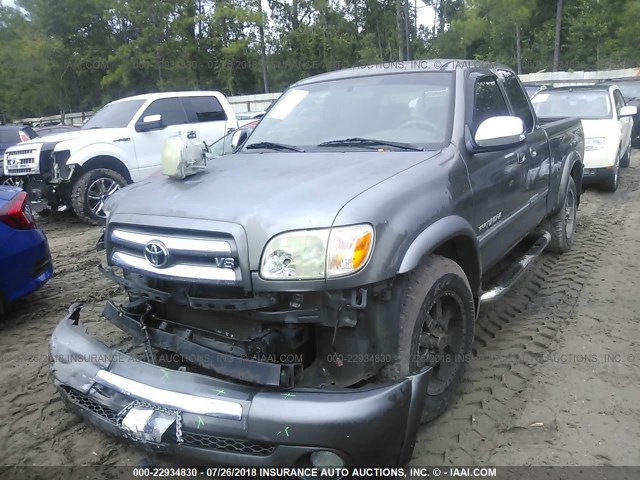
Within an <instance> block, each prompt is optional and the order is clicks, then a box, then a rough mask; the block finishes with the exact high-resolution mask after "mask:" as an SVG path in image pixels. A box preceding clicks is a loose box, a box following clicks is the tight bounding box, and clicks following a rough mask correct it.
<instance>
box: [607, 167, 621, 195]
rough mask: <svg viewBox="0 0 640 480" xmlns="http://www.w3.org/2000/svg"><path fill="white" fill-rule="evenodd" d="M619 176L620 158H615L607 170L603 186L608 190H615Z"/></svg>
mask: <svg viewBox="0 0 640 480" xmlns="http://www.w3.org/2000/svg"><path fill="white" fill-rule="evenodd" d="M619 178H620V160H619V159H618V160H616V164H615V165H614V166H613V168H612V169H611V170H609V171H608V172H607V178H606V180H605V181H604V183H603V187H604V189H605V190H606V191H608V192H615V191H616V190H617V189H618V182H619Z"/></svg>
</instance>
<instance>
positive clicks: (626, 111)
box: [618, 105, 638, 118]
mask: <svg viewBox="0 0 640 480" xmlns="http://www.w3.org/2000/svg"><path fill="white" fill-rule="evenodd" d="M637 114H638V107H634V106H632V105H625V106H624V107H622V108H621V109H620V113H619V114H618V117H619V118H622V117H633V116H635V115H637Z"/></svg>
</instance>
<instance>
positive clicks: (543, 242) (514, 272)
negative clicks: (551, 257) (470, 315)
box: [480, 231, 551, 304]
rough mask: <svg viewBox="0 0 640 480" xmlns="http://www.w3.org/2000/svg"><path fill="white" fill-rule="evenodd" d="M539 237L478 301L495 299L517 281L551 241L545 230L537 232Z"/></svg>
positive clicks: (484, 302) (485, 301) (486, 301)
mask: <svg viewBox="0 0 640 480" xmlns="http://www.w3.org/2000/svg"><path fill="white" fill-rule="evenodd" d="M537 233H538V235H540V236H539V238H538V239H537V240H536V241H535V243H534V244H533V245H531V247H530V248H529V250H527V253H525V254H524V255H523V256H522V257H521V258H520V260H518V261H517V262H515V263H514V264H513V265H511V266H510V267H509V268H508V269H507V270H506V271H505V272H504V273H503V274H502V275H500V277H499V278H498V280H496V283H495V284H494V286H493V287H492V288H491V289H490V290H487V291H486V292H483V293H482V295H481V296H480V303H481V304H486V303H490V302H493V301H494V300H497V299H498V298H500V297H501V296H502V295H504V294H505V293H507V292H508V291H509V289H510V288H511V287H513V285H514V284H515V283H516V282H517V281H518V279H519V278H520V277H521V276H522V274H523V273H524V272H526V271H527V269H528V268H529V267H530V266H531V265H532V264H533V261H534V260H535V259H536V258H538V256H539V255H540V254H541V253H542V252H543V251H544V249H545V248H547V245H549V242H550V241H551V234H550V233H549V232H546V231H541V232H537Z"/></svg>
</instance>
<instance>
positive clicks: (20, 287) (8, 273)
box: [0, 185, 53, 314]
mask: <svg viewBox="0 0 640 480" xmlns="http://www.w3.org/2000/svg"><path fill="white" fill-rule="evenodd" d="M52 275H53V265H52V263H51V254H50V253H49V244H48V243H47V237H46V236H45V234H44V232H43V231H42V230H40V229H39V228H37V226H36V224H35V222H34V221H33V215H32V213H31V208H30V207H29V201H28V200H27V193H26V192H24V191H23V190H22V189H20V188H17V187H11V186H3V185H0V314H2V313H4V312H5V310H6V308H7V307H8V305H9V304H10V303H11V302H13V301H15V300H17V299H19V298H21V297H24V296H25V295H28V294H29V293H31V292H33V291H34V290H37V289H38V288H40V287H41V286H42V285H44V284H45V283H46V281H47V280H49V278H51V276H52Z"/></svg>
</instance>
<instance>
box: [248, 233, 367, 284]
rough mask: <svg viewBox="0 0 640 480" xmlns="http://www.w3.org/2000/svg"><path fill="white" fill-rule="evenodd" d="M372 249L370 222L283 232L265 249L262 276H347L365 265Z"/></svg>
mask: <svg viewBox="0 0 640 480" xmlns="http://www.w3.org/2000/svg"><path fill="white" fill-rule="evenodd" d="M372 249H373V227H372V226H371V225H353V226H350V227H337V228H333V229H331V228H323V229H318V230H299V231H295V232H288V233H283V234H281V235H278V236H276V237H274V238H273V239H271V241H270V242H269V243H268V244H267V246H266V248H265V249H264V252H263V254H262V261H261V262H260V276H262V278H265V279H267V280H282V279H300V280H312V279H323V278H327V277H338V276H342V275H348V274H350V273H354V272H357V271H358V270H360V269H361V268H362V267H364V265H365V264H366V263H367V260H368V259H369V256H370V255H371V251H372Z"/></svg>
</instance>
